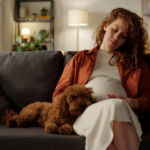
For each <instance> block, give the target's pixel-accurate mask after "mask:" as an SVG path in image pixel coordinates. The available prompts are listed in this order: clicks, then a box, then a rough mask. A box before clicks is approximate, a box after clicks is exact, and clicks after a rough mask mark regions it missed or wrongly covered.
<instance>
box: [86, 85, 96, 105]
mask: <svg viewBox="0 0 150 150" xmlns="http://www.w3.org/2000/svg"><path fill="white" fill-rule="evenodd" d="M92 93H94V92H93V89H92V88H91V87H88V88H87V87H86V93H85V94H86V96H87V98H88V99H89V100H90V101H91V102H92V103H96V102H97V101H96V98H95V97H93V96H92Z"/></svg>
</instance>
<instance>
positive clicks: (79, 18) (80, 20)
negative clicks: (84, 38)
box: [68, 9, 88, 51]
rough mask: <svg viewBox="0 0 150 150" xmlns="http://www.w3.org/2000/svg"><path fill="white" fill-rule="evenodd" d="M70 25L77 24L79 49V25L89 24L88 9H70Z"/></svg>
mask: <svg viewBox="0 0 150 150" xmlns="http://www.w3.org/2000/svg"><path fill="white" fill-rule="evenodd" d="M68 25H69V26H77V51H78V50H79V48H78V43H79V26H87V25H88V11H87V10H83V9H70V10H68Z"/></svg>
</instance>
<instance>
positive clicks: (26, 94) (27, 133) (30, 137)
mask: <svg viewBox="0 0 150 150" xmlns="http://www.w3.org/2000/svg"><path fill="white" fill-rule="evenodd" d="M76 53H77V52H75V51H68V52H67V53H66V55H65V56H64V57H63V55H62V53H61V52H60V51H41V52H39V51H38V52H1V53H0V89H1V90H2V92H3V93H4V94H5V95H6V97H7V99H8V100H9V102H10V104H11V106H12V108H13V109H14V110H16V111H18V112H19V111H20V110H21V109H22V108H23V107H25V106H26V105H28V104H29V103H33V102H36V101H46V102H51V101H52V94H53V92H54V90H55V87H56V85H57V82H58V80H59V78H60V76H61V74H62V71H63V69H64V66H65V65H66V63H67V62H68V61H69V60H70V59H71V58H72V57H73V56H74V55H75V54H76ZM146 59H147V62H148V63H149V56H147V58H146ZM149 64H150V63H149ZM143 132H144V134H143V135H142V140H143V141H142V142H141V145H140V150H150V129H149V128H145V129H143ZM84 149H85V137H81V136H78V135H76V134H75V133H72V134H71V135H59V134H47V133H45V131H44V129H43V128H40V127H27V128H7V126H6V125H0V150H84Z"/></svg>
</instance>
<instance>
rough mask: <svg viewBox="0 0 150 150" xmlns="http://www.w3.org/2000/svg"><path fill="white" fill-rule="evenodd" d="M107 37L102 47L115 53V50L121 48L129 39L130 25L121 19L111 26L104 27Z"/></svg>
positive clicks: (105, 36)
mask: <svg viewBox="0 0 150 150" xmlns="http://www.w3.org/2000/svg"><path fill="white" fill-rule="evenodd" d="M104 30H105V31H106V32H105V35H104V40H103V42H102V45H101V49H102V50H104V51H106V52H109V53H114V52H113V51H114V50H115V49H118V48H119V47H121V46H122V45H123V44H125V42H126V41H127V38H128V23H127V22H126V21H124V20H123V19H121V18H118V19H117V20H115V21H114V22H112V23H111V24H109V25H107V24H106V25H105V26H104Z"/></svg>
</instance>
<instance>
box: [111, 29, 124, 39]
mask: <svg viewBox="0 0 150 150" xmlns="http://www.w3.org/2000/svg"><path fill="white" fill-rule="evenodd" d="M113 31H114V32H118V30H116V29H113ZM121 37H122V38H123V39H126V38H127V36H121Z"/></svg>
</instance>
